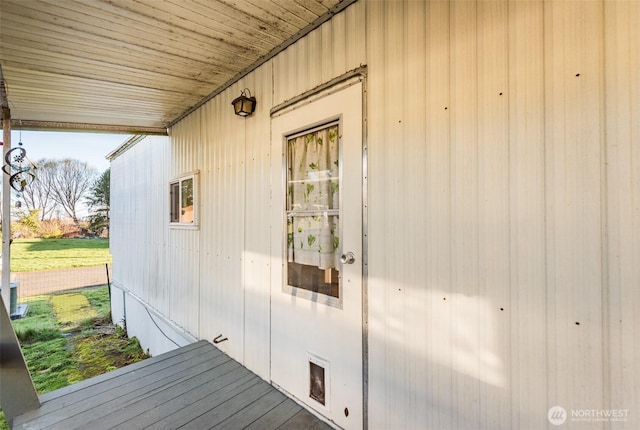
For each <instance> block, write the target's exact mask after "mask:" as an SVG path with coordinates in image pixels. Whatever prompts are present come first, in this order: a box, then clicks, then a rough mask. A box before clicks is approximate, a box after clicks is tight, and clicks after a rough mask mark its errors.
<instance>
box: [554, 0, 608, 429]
mask: <svg viewBox="0 0 640 430" xmlns="http://www.w3.org/2000/svg"><path fill="white" fill-rule="evenodd" d="M602 22H603V15H602V3H599V2H553V3H551V4H545V71H544V72H545V156H546V157H545V158H546V159H545V170H546V205H547V210H546V212H547V213H546V216H547V221H548V222H547V251H546V252H547V263H548V266H547V270H548V271H547V304H548V308H547V324H548V325H547V348H548V351H549V357H548V359H549V369H548V371H549V372H548V374H549V387H548V390H549V397H548V400H549V403H550V405H549V406H553V405H556V404H558V405H561V406H563V407H565V408H566V409H567V410H569V408H572V409H581V408H585V405H602V396H603V372H602V364H603V361H602V360H603V350H602V341H603V338H602V282H603V276H602V245H603V243H602V240H601V239H602V238H601V235H602V231H601V227H602V218H601V210H602V200H601V199H602V190H601V187H602V185H603V182H602V178H603V177H604V176H601V173H602V172H601V169H602V161H603V160H602V159H601V154H602V148H601V143H602V139H601V137H602V135H603V130H604V129H603V124H602V118H601V116H602V108H603V106H604V100H603V98H602V82H603V74H602V71H603V64H602V58H603V47H602V40H603V38H602V35H603V33H602V30H603V29H602ZM585 375H588V377H587V378H585ZM591 426H593V427H600V424H599V423H592V424H591Z"/></svg>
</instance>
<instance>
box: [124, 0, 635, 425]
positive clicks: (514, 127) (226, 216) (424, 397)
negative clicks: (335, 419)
mask: <svg viewBox="0 0 640 430" xmlns="http://www.w3.org/2000/svg"><path fill="white" fill-rule="evenodd" d="M639 29H640V4H639V3H638V2H636V1H545V2H542V1H509V0H495V1H478V2H469V1H451V2H448V1H428V2H416V1H394V2H391V1H389V2H382V1H361V2H358V3H356V4H355V5H353V6H350V7H349V8H347V9H346V11H344V12H343V13H341V14H338V15H337V16H335V17H334V18H333V19H332V20H331V21H330V22H328V23H326V24H324V25H323V26H322V27H320V28H319V29H318V30H316V31H314V32H312V33H311V34H309V35H308V36H307V37H305V38H304V39H303V40H301V41H299V42H298V43H296V44H294V45H293V46H291V47H290V48H288V49H287V50H285V51H284V52H282V53H281V54H279V55H278V56H277V57H275V58H274V59H273V60H271V61H269V62H267V63H266V64H264V65H263V66H261V67H260V68H258V69H257V70H256V71H254V72H252V73H251V74H249V75H248V76H247V77H245V78H244V79H242V81H241V82H238V83H237V84H235V85H234V86H233V87H232V88H230V89H228V90H227V91H225V92H224V93H222V94H221V95H219V96H218V97H216V98H214V99H213V100H211V101H210V102H209V103H207V104H206V105H205V106H203V107H202V108H201V109H199V110H198V111H197V112H195V113H193V114H192V115H190V116H189V117H188V118H186V119H185V120H183V121H181V122H180V123H179V124H178V125H176V126H175V127H173V128H172V130H171V133H170V134H171V137H170V142H171V143H169V139H164V140H163V139H162V138H152V139H147V140H145V141H144V142H143V143H140V144H138V145H137V146H135V147H134V148H133V149H131V150H129V151H127V152H126V153H124V154H123V155H122V156H121V157H119V158H118V159H116V160H115V161H114V162H113V167H112V168H113V174H112V181H113V182H112V186H113V189H114V190H113V192H112V196H113V197H112V198H113V227H112V234H113V236H112V251H113V253H114V278H115V280H116V281H117V282H119V283H120V284H122V285H124V286H125V287H126V288H128V289H130V290H132V291H134V292H135V294H137V295H139V296H140V297H142V298H144V299H145V300H146V301H148V302H149V303H150V304H151V305H152V306H153V307H154V308H156V309H158V310H159V311H161V312H162V313H163V314H164V315H166V316H167V317H168V318H169V319H170V320H172V321H173V322H174V323H175V324H177V325H179V326H182V327H184V328H185V329H186V330H187V331H189V332H190V333H192V334H193V335H195V336H197V337H199V338H204V339H209V340H212V339H213V338H214V337H216V336H218V335H219V334H222V335H223V336H224V337H228V339H229V340H228V341H225V342H223V343H221V344H219V346H220V347H221V348H222V349H223V350H225V351H226V352H228V353H229V354H230V355H231V356H232V357H234V358H236V359H238V360H240V361H241V362H243V363H244V364H245V365H247V366H248V367H249V368H250V369H252V370H254V371H256V372H257V373H258V374H259V375H260V376H262V377H264V378H265V379H269V359H270V343H269V335H270V326H269V320H270V316H269V312H270V306H269V294H270V288H271V286H270V273H271V271H273V270H281V261H280V258H281V255H282V250H281V249H280V242H277V243H276V242H272V241H271V235H270V228H271V221H270V220H269V217H268V216H267V214H268V213H270V212H271V211H269V210H268V208H269V206H270V202H271V199H270V193H271V192H280V190H279V189H278V188H277V187H279V186H280V183H279V182H278V183H273V184H271V183H270V180H269V178H270V177H272V175H273V177H279V174H280V172H270V165H271V162H270V159H271V157H281V154H280V153H278V154H272V153H270V142H269V135H270V117H269V109H270V108H271V107H272V106H274V105H277V104H279V103H282V102H283V101H285V100H288V99H291V98H292V97H295V96H297V95H299V94H301V93H303V92H305V91H307V90H309V89H312V88H314V87H316V86H317V85H320V84H322V83H324V82H327V81H329V80H330V79H332V78H334V77H336V76H339V75H341V74H343V73H345V72H346V71H348V70H352V69H354V68H356V67H358V66H360V65H361V64H366V65H367V67H368V82H367V85H368V92H367V107H368V111H367V116H368V118H367V119H368V121H367V135H368V145H369V160H368V161H369V171H368V174H369V175H368V181H369V189H368V213H369V218H368V220H367V221H368V228H369V237H368V240H369V249H368V252H369V262H368V263H369V264H368V268H369V269H368V270H369V278H368V290H369V302H368V308H369V317H368V318H369V338H368V342H369V361H368V365H369V373H368V378H369V385H368V396H369V417H368V422H369V425H370V427H371V428H430V429H452V428H469V429H499V428H502V429H513V428H536V429H537V428H547V427H550V423H549V422H548V420H547V411H548V409H549V408H550V407H551V406H554V405H560V406H563V407H565V408H566V409H567V410H568V411H569V413H571V412H570V411H571V410H572V409H628V410H629V414H630V415H629V417H628V422H627V423H624V422H618V423H609V424H608V426H609V427H610V428H636V427H638V425H640V417H638V416H637V414H638V411H640V394H639V393H640V370H639V369H638V363H640V347H638V339H637V336H636V334H635V328H636V327H638V326H640V317H639V315H640V290H639V289H638V285H640V265H639V264H638V261H640V156H639V154H640V147H639V145H640V84H639V82H640V34H639V31H640V30H639ZM244 87H248V88H250V90H251V91H252V94H254V95H255V96H256V97H257V99H258V109H257V112H256V113H255V114H254V115H253V116H252V117H250V118H248V119H241V118H238V117H234V116H233V115H232V112H231V106H230V102H231V100H232V99H233V98H234V97H236V96H237V95H238V94H239V93H240V90H241V89H242V88H244ZM195 169H198V170H199V171H200V184H201V199H200V202H201V206H200V228H199V230H196V231H192V230H172V229H169V228H168V219H167V212H168V211H167V205H168V202H167V198H168V193H167V184H168V181H169V179H170V178H171V177H175V176H178V175H181V174H183V173H187V172H189V171H192V170H195ZM134 184H135V185H134ZM602 426H603V425H602V423H601V422H594V423H580V428H585V429H586V428H601V427H602Z"/></svg>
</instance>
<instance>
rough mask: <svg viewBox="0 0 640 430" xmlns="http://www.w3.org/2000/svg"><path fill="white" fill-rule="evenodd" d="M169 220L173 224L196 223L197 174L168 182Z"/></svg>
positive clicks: (190, 224) (185, 224)
mask: <svg viewBox="0 0 640 430" xmlns="http://www.w3.org/2000/svg"><path fill="white" fill-rule="evenodd" d="M169 208H170V209H169V222H170V223H171V224H172V225H175V226H197V225H198V176H197V173H192V174H189V175H185V176H182V177H180V178H177V179H174V180H173V181H171V182H170V183H169Z"/></svg>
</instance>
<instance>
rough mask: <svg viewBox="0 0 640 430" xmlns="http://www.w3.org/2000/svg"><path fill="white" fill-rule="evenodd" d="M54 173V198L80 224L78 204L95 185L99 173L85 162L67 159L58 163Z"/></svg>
mask: <svg viewBox="0 0 640 430" xmlns="http://www.w3.org/2000/svg"><path fill="white" fill-rule="evenodd" d="M54 173H55V174H54V176H53V187H52V194H51V195H52V198H53V200H54V201H55V202H56V203H57V204H58V205H59V206H60V207H61V208H62V209H63V210H64V212H65V213H66V214H67V215H69V217H71V219H73V221H74V222H75V223H76V224H78V216H77V214H76V210H77V206H78V203H79V202H80V200H82V199H83V198H84V197H85V194H86V193H87V191H88V190H89V189H90V188H91V186H92V185H93V182H94V181H95V179H96V176H97V175H98V171H97V170H96V169H94V168H92V167H89V165H88V164H87V163H85V162H83V161H80V160H73V159H69V158H65V159H64V160H60V161H56V168H55V172H54Z"/></svg>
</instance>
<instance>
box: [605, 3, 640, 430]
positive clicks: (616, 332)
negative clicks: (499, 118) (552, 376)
mask: <svg viewBox="0 0 640 430" xmlns="http://www.w3.org/2000/svg"><path fill="white" fill-rule="evenodd" d="M604 25H605V29H604V36H605V58H604V62H605V76H606V82H605V85H606V86H605V95H606V101H605V103H606V105H605V106H606V119H605V121H606V143H607V146H606V160H607V163H606V186H607V203H608V205H607V213H606V217H607V230H606V237H607V240H608V244H607V245H608V246H607V250H606V252H607V259H608V273H607V281H608V282H607V284H608V285H607V287H608V290H607V293H608V294H606V296H604V297H605V299H606V302H605V303H603V305H604V312H605V315H604V316H605V318H606V321H605V324H606V325H605V330H606V331H605V333H604V335H605V343H604V344H603V345H604V349H605V351H604V352H605V354H606V356H605V363H606V364H607V366H606V367H605V369H607V370H606V374H605V384H606V386H605V404H606V405H610V407H617V408H621V409H629V410H630V413H633V414H634V416H635V415H636V413H635V412H632V411H636V410H638V405H640V368H639V365H638V363H640V347H638V336H637V330H636V329H637V327H640V288H638V286H639V285H640V264H638V262H640V120H639V118H640V3H639V2H619V1H607V2H605V21H604ZM634 423H635V426H637V423H638V421H637V419H634V421H632V422H630V424H631V425H628V426H627V427H625V426H623V425H622V424H620V425H619V428H629V429H631V428H633V427H634V425H633V424H634ZM616 428H617V427H616Z"/></svg>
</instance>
